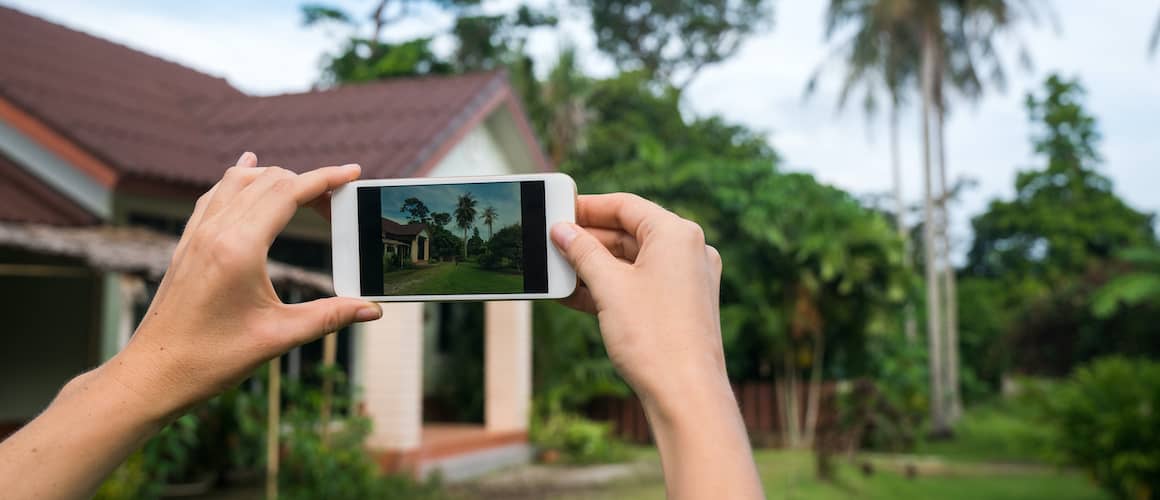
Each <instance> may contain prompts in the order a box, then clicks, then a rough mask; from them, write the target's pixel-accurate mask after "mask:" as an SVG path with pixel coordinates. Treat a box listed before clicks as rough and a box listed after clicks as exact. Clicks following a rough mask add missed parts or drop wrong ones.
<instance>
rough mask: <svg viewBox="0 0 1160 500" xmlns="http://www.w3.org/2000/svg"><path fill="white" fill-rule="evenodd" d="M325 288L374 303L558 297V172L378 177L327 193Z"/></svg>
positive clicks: (569, 281) (562, 287)
mask: <svg viewBox="0 0 1160 500" xmlns="http://www.w3.org/2000/svg"><path fill="white" fill-rule="evenodd" d="M330 207H331V208H330V210H331V237H332V246H333V249H334V253H333V256H334V291H335V293H336V294H338V295H339V296H343V297H359V298H363V299H366V300H372V301H378V302H420V301H463V300H472V301H477V300H478V301H483V300H528V299H552V298H561V297H567V296H568V295H571V294H572V291H573V290H574V289H575V288H576V273H575V272H574V271H573V270H572V267H571V266H569V265H568V262H567V261H566V260H565V259H564V256H563V255H561V254H560V253H559V251H558V250H557V249H556V247H555V245H553V244H552V242H551V241H549V239H548V230H549V229H550V228H551V227H552V225H554V224H556V223H559V222H575V220H576V183H575V182H573V181H572V178H571V177H568V176H567V175H564V174H528V175H503V176H488V177H444V178H416V179H379V180H360V181H355V182H351V183H350V184H347V185H345V186H343V187H341V188H339V189H337V190H335V191H334V193H332V195H331V204H330Z"/></svg>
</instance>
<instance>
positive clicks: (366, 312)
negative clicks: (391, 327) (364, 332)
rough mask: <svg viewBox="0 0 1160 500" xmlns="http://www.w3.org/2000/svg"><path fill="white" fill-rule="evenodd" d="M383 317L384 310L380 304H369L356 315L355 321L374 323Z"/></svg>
mask: <svg viewBox="0 0 1160 500" xmlns="http://www.w3.org/2000/svg"><path fill="white" fill-rule="evenodd" d="M381 317H383V309H382V308H381V307H379V305H378V304H367V305H366V306H365V307H363V308H362V309H359V310H358V312H357V313H355V314H354V319H355V321H374V320H376V319H379V318H381Z"/></svg>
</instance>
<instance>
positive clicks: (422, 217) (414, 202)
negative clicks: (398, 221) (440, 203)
mask: <svg viewBox="0 0 1160 500" xmlns="http://www.w3.org/2000/svg"><path fill="white" fill-rule="evenodd" d="M399 211H400V212H402V213H405V214H408V216H409V217H408V218H407V223H408V224H430V223H431V210H430V209H428V208H427V205H426V204H424V203H423V201H422V200H420V199H418V198H414V197H411V198H407V199H405V200H403V206H402V207H401V208H399Z"/></svg>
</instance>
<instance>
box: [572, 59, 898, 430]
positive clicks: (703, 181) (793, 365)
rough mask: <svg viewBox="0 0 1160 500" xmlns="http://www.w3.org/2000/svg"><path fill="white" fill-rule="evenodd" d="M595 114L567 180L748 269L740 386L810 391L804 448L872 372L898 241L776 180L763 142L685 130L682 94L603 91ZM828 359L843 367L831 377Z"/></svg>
mask: <svg viewBox="0 0 1160 500" xmlns="http://www.w3.org/2000/svg"><path fill="white" fill-rule="evenodd" d="M589 106H591V108H592V111H593V114H594V115H595V116H598V117H600V119H599V120H597V121H595V122H593V123H591V124H590V126H589V127H588V128H587V129H586V134H585V135H586V137H585V142H586V145H587V147H586V148H585V149H584V150H582V151H580V152H578V153H576V155H575V156H574V158H573V160H572V161H570V162H567V163H565V164H564V165H563V167H562V168H563V169H564V170H565V171H567V172H569V173H571V174H572V175H573V176H574V177H575V178H576V180H577V182H578V183H579V185H580V186H581V189H582V190H585V191H613V190H626V191H632V192H635V193H639V194H641V195H642V196H645V197H647V198H649V199H653V200H656V201H657V202H659V203H661V204H662V205H663V206H665V207H666V208H668V209H670V210H673V211H674V212H676V213H678V214H680V215H681V216H683V217H687V218H689V219H692V220H694V221H696V222H698V223H700V224H701V226H702V227H703V228H704V229H705V234H706V239H707V241H708V242H709V243H710V244H712V245H714V246H716V247H717V248H718V249H719V250H720V251H721V253H722V256H723V259H724V260H725V262H727V263H728V262H734V263H736V262H744V263H745V265H744V266H737V265H726V266H725V272H724V275H723V276H722V287H721V320H722V335H723V339H724V345H725V349H726V356H727V359H728V363H727V366H728V367H729V371H730V375H731V377H734V378H740V379H750V380H752V379H757V378H765V379H768V378H769V377H775V378H776V379H777V380H778V381H779V384H778V387H779V391H778V397H779V398H781V399H782V400H783V401H785V403H786V404H782V405H779V406H780V407H781V408H783V409H787V408H789V407H793V408H797V407H800V405H797V403H796V402H797V399H798V398H797V395H798V394H800V389H801V388H802V387H803V386H806V385H808V393H807V398H806V399H807V400H808V402H807V411H806V412H805V413H808V414H809V418H806V419H805V421H804V422H803V421H802V420H801V418H800V416H799V415H801V413H802V412H797V411H794V410H787V411H786V412H785V413H784V415H783V422H784V426H783V428H785V429H790V431H789V432H788V433H787V440H788V441H790V442H793V443H795V444H808V442H809V440H810V438H811V436H812V429H813V428H814V426H815V425H816V422H817V418H818V417H817V416H818V403H817V402H818V401H819V398H820V390H819V389H820V387H821V379H822V378H823V376H824V374H826V373H828V374H829V375H830V376H834V374H835V373H840V374H841V376H844V377H845V376H851V375H852V374H857V373H864V370H865V369H866V368H865V364H864V360H865V357H866V356H865V347H864V345H865V339H866V337H867V336H868V335H871V334H872V333H871V332H874V333H873V334H881V331H880V330H877V328H878V326H877V325H881V324H882V322H881V321H876V319H877V318H878V317H879V316H880V315H881V314H883V312H884V311H886V310H887V308H888V307H896V306H897V304H898V299H899V298H901V295H902V287H901V286H900V283H901V279H902V278H901V277H902V276H905V270H904V269H903V268H902V267H901V259H902V257H901V244H900V242H899V240H898V237H897V235H896V233H895V232H894V231H893V230H892V229H891V228H890V225H889V223H888V222H887V221H886V220H885V218H883V217H880V216H879V215H878V214H876V213H874V212H872V211H870V210H867V209H865V208H864V207H862V206H861V205H860V204H859V203H858V201H857V200H856V199H855V198H854V197H852V196H850V195H849V194H847V193H844V192H842V191H839V190H837V189H834V188H831V187H828V186H824V185H822V184H820V183H818V182H817V181H816V180H814V179H813V178H812V177H811V176H808V175H804V174H781V173H778V172H777V170H776V165H777V163H778V161H779V159H778V156H777V154H776V153H775V152H774V151H773V150H772V149H771V148H770V147H769V145H768V143H766V142H765V140H764V138H762V137H761V136H760V135H758V134H755V133H753V132H752V131H749V130H746V129H744V128H743V127H738V126H734V125H730V124H727V123H725V122H723V121H722V120H720V119H717V118H709V119H699V120H692V121H686V120H685V119H684V118H683V117H682V116H681V113H680V103H679V97H678V95H677V94H676V93H675V92H671V91H663V90H662V91H657V90H656V89H654V88H653V87H652V86H651V85H650V81H649V79H648V78H647V77H646V76H644V75H642V74H639V73H638V74H625V75H620V76H619V77H617V78H613V79H610V80H605V81H599V82H595V83H594V87H593V90H592V94H591V98H590V99H589ZM827 358H830V359H834V358H837V359H842V360H843V363H842V365H841V367H840V368H834V367H833V365H832V364H831V365H827V364H826V362H825V359H827ZM827 366H830V367H832V368H831V371H829V372H827V371H826V370H827V369H826V367H827ZM775 368H776V369H775ZM775 373H777V374H778V375H776V376H775ZM807 374H808V375H807ZM803 380H808V383H803V382H802V381H803Z"/></svg>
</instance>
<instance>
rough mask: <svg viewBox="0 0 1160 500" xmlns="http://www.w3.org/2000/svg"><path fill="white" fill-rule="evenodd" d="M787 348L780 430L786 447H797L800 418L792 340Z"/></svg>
mask: <svg viewBox="0 0 1160 500" xmlns="http://www.w3.org/2000/svg"><path fill="white" fill-rule="evenodd" d="M789 344H790V345H789V348H788V349H786V351H785V365H784V368H785V376H784V377H783V378H784V379H785V404H784V405H782V408H783V409H784V410H783V411H784V412H785V422H786V426H785V429H783V430H782V434H783V436H782V441H784V443H785V446H786V447H787V448H797V447H798V446H799V445H800V444H801V425H800V424H801V420H800V418H801V417H799V416H798V413H799V412H798V409H797V401H798V398H797V394H798V383H797V369H796V367H795V364H794V357H793V342H790V343H789Z"/></svg>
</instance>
